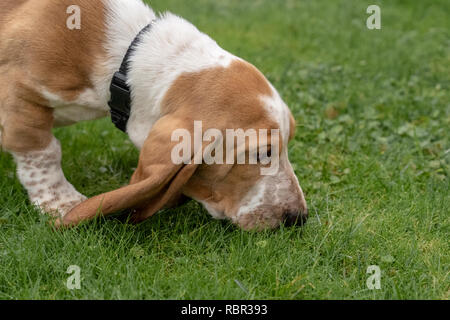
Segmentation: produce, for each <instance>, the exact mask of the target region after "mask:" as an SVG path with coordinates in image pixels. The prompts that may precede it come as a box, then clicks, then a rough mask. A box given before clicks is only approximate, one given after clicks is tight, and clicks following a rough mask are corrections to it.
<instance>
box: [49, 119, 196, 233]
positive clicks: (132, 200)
mask: <svg viewBox="0 0 450 320" xmlns="http://www.w3.org/2000/svg"><path fill="white" fill-rule="evenodd" d="M181 128H182V129H187V130H190V131H191V132H192V128H190V126H187V125H186V122H185V121H184V120H180V119H178V118H176V117H174V116H164V117H163V118H161V119H160V120H159V121H158V122H157V123H156V124H155V125H154V127H153V128H152V130H151V132H150V134H149V136H148V138H147V140H146V141H145V143H144V146H143V148H142V150H141V153H140V157H139V164H138V167H137V169H136V171H135V173H134V175H133V177H132V179H131V182H130V184H129V185H128V186H126V187H123V188H121V189H118V190H114V191H111V192H107V193H104V194H101V195H98V196H95V197H93V198H91V199H88V200H86V201H85V202H83V203H81V204H80V205H78V206H77V207H75V208H74V209H72V210H71V211H70V212H69V213H68V214H67V215H66V216H65V217H64V218H63V220H62V223H57V225H61V224H62V225H64V226H73V225H77V224H79V223H80V222H81V221H84V220H89V219H93V218H95V217H96V216H98V215H103V216H106V215H108V214H111V213H114V212H117V211H120V210H124V209H130V208H133V209H136V208H137V211H136V212H135V214H134V219H133V220H134V221H136V222H139V221H142V220H144V219H146V218H148V217H150V216H151V215H153V214H154V213H156V212H157V211H158V210H160V209H161V208H162V207H163V206H164V205H165V204H166V203H167V202H169V201H171V200H173V198H174V197H176V196H178V195H179V190H180V189H181V188H182V187H183V186H184V185H185V184H186V183H187V181H188V180H189V179H190V178H191V177H192V175H193V174H194V172H195V170H196V169H197V167H198V165H195V164H187V165H184V164H179V165H176V164H174V163H173V161H172V159H171V152H172V149H173V147H174V146H175V145H176V143H177V142H172V141H171V136H172V132H173V131H174V130H176V129H181Z"/></svg>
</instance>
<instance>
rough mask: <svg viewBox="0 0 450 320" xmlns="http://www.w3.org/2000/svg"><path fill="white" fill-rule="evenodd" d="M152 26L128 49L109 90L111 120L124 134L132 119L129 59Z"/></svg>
mask: <svg viewBox="0 0 450 320" xmlns="http://www.w3.org/2000/svg"><path fill="white" fill-rule="evenodd" d="M152 25H153V22H152V23H150V24H149V25H147V26H146V27H145V28H144V29H142V30H141V31H140V32H139V34H138V35H137V36H136V38H134V40H133V42H132V43H131V45H130V47H129V48H128V51H127V53H126V55H125V58H124V59H123V61H122V65H121V66H120V69H119V71H118V72H116V73H115V74H114V77H113V79H112V81H111V86H110V89H109V90H110V91H111V100H110V101H109V102H108V104H109V107H110V109H111V120H112V122H113V123H114V124H115V125H116V127H117V128H118V129H120V130H122V131H123V132H126V130H127V122H128V119H129V118H130V112H131V89H130V87H129V86H128V84H127V74H128V67H129V63H130V61H129V59H130V56H131V54H132V53H133V52H134V51H135V50H136V47H137V45H138V44H139V42H140V41H141V37H142V35H143V34H144V33H146V32H147V31H149V30H150V28H151V27H152Z"/></svg>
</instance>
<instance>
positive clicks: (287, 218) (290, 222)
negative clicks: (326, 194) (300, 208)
mask: <svg viewBox="0 0 450 320" xmlns="http://www.w3.org/2000/svg"><path fill="white" fill-rule="evenodd" d="M307 220H308V210H306V211H305V212H291V211H287V212H285V213H284V215H283V222H284V225H285V226H286V227H292V226H302V225H304V224H305V223H306V221H307Z"/></svg>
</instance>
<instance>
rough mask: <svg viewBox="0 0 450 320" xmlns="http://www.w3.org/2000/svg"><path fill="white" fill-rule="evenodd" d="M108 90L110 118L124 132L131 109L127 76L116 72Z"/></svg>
mask: <svg viewBox="0 0 450 320" xmlns="http://www.w3.org/2000/svg"><path fill="white" fill-rule="evenodd" d="M110 91H111V100H109V102H108V104H109V107H110V108H111V120H112V122H113V123H114V124H115V126H116V127H117V128H118V129H119V130H121V131H123V132H126V129H127V122H128V119H129V118H130V109H131V91H130V88H129V87H128V85H127V76H126V75H124V74H123V73H121V72H116V73H115V74H114V77H113V80H112V82H111V87H110Z"/></svg>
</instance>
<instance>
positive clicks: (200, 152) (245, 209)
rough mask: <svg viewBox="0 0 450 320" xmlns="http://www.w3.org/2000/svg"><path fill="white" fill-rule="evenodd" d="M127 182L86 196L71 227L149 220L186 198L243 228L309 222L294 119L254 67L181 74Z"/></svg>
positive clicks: (71, 219)
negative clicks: (292, 143)
mask: <svg viewBox="0 0 450 320" xmlns="http://www.w3.org/2000/svg"><path fill="white" fill-rule="evenodd" d="M162 111H163V116H162V117H161V118H160V119H159V120H158V121H157V123H156V124H155V125H154V126H153V127H152V129H151V131H150V133H149V135H148V137H147V139H146V141H145V143H144V145H143V147H142V149H141V153H140V159H139V165H138V167H137V169H136V172H135V173H134V175H133V177H132V179H131V182H130V184H129V185H128V186H126V187H123V188H121V189H118V190H115V191H112V192H108V193H105V194H102V195H99V196H96V197H94V198H92V199H89V200H87V201H86V202H84V203H82V204H81V205H79V206H78V207H76V208H75V209H73V210H72V211H71V212H70V213H69V214H68V215H66V217H65V218H64V224H66V225H70V224H75V223H78V222H79V221H81V220H84V219H88V218H92V217H94V216H95V215H96V213H97V212H98V210H99V209H100V210H101V212H103V214H109V213H112V212H116V211H119V210H123V209H129V208H133V209H135V211H134V215H133V217H134V219H135V220H136V221H142V220H144V219H146V218H148V217H150V216H151V215H153V214H154V213H155V212H156V211H158V210H159V209H161V208H163V207H165V206H168V205H170V204H171V203H174V201H176V199H178V198H179V197H180V196H182V195H184V196H188V197H190V198H193V199H195V200H197V201H199V202H201V203H202V204H203V205H204V207H205V208H206V209H207V210H208V212H209V213H210V214H211V215H212V216H214V217H216V218H228V219H231V220H232V221H233V222H234V223H235V224H237V225H239V226H240V227H242V228H243V229H246V230H249V229H257V230H260V229H264V228H275V227H278V226H279V225H280V224H281V223H283V222H285V223H287V224H295V223H298V224H300V223H302V222H303V221H305V219H306V217H307V206H306V202H305V199H304V196H303V192H302V190H301V188H300V185H299V183H298V180H297V178H296V176H295V174H294V171H293V169H292V166H291V164H290V162H289V159H288V142H289V140H290V139H292V138H293V136H294V134H295V121H294V118H293V117H292V114H291V112H290V111H289V109H288V107H287V106H286V104H285V103H284V102H283V100H282V99H281V98H280V96H279V95H278V93H277V91H276V90H275V89H274V88H273V87H272V86H271V85H270V83H269V82H268V81H267V80H266V78H265V77H264V76H263V75H262V74H261V73H260V72H259V71H258V70H257V69H256V68H255V67H253V66H252V65H250V64H248V63H246V62H244V61H242V60H235V61H234V62H232V63H231V65H230V66H228V67H217V68H212V69H206V70H203V71H201V72H197V73H187V74H183V75H182V76H180V77H179V78H178V79H177V80H176V81H175V82H174V83H173V84H172V86H171V88H170V89H169V91H168V92H167V93H166V95H165V98H164V101H163V103H162Z"/></svg>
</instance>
